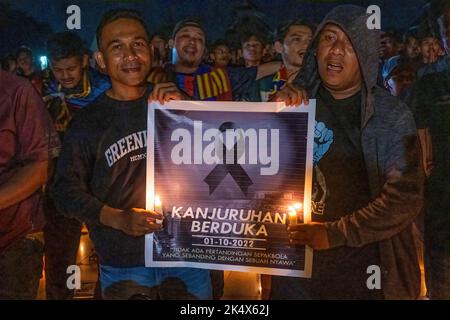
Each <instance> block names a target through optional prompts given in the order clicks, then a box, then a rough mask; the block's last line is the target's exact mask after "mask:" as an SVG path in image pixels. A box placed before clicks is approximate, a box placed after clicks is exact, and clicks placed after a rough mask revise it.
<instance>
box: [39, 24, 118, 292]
mask: <svg viewBox="0 0 450 320" xmlns="http://www.w3.org/2000/svg"><path fill="white" fill-rule="evenodd" d="M47 54H48V56H49V58H50V69H49V70H47V73H46V75H45V77H44V79H45V80H44V90H43V99H44V101H45V102H46V106H47V110H48V111H49V112H50V114H51V116H52V120H53V123H54V125H55V129H56V131H57V132H58V134H59V136H60V139H61V141H63V140H64V133H65V132H66V130H67V126H68V124H69V122H70V120H71V119H72V117H73V116H74V115H75V114H76V113H77V112H78V111H80V110H81V109H83V108H85V107H86V106H87V105H88V104H89V103H92V102H93V101H94V100H95V99H97V97H98V96H100V95H101V94H102V93H103V92H105V91H106V90H107V89H109V88H110V87H111V84H110V82H109V79H108V77H106V76H104V75H102V74H100V73H99V72H98V71H96V70H94V69H92V68H89V66H88V61H89V56H88V52H87V49H86V47H85V45H84V43H83V41H82V40H81V38H80V37H79V36H78V35H76V34H75V33H73V32H60V33H55V34H54V35H52V36H51V37H50V38H49V40H48V41H47ZM52 179H53V177H50V182H49V183H52ZM46 196H47V197H46V203H45V213H46V218H47V223H46V225H45V229H44V238H45V275H46V276H45V280H46V283H45V290H46V297H47V299H49V300H54V299H56V300H65V299H70V298H73V295H74V291H73V290H70V289H68V288H67V284H66V282H67V277H68V274H67V268H68V267H69V266H72V265H75V264H76V256H77V251H78V245H79V242H80V236H81V227H82V225H81V222H80V221H79V220H76V219H72V218H67V217H65V216H64V215H62V214H60V213H59V212H58V210H56V208H55V205H54V203H53V200H52V199H51V197H49V196H48V194H47V195H46Z"/></svg>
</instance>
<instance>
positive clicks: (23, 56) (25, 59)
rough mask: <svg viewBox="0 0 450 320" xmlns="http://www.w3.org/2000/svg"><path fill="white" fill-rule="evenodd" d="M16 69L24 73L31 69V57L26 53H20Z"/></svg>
mask: <svg viewBox="0 0 450 320" xmlns="http://www.w3.org/2000/svg"><path fill="white" fill-rule="evenodd" d="M17 67H19V68H20V69H22V70H23V71H24V72H27V71H30V70H32V69H33V57H32V56H30V55H29V54H28V53H26V52H21V53H20V54H19V56H18V57H17Z"/></svg>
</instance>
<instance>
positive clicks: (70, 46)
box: [47, 31, 88, 61]
mask: <svg viewBox="0 0 450 320" xmlns="http://www.w3.org/2000/svg"><path fill="white" fill-rule="evenodd" d="M87 53H88V50H87V48H86V46H85V44H84V42H83V40H81V38H80V37H79V36H78V35H77V34H76V33H74V32H70V31H64V32H58V33H55V34H53V35H52V36H50V38H49V39H48V40H47V55H48V56H49V58H50V60H54V61H58V60H61V59H66V58H72V57H80V58H81V57H83V55H85V54H87Z"/></svg>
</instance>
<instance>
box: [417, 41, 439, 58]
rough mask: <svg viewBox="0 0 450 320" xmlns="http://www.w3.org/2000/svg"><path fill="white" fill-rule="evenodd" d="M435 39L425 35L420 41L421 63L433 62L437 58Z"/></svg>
mask: <svg viewBox="0 0 450 320" xmlns="http://www.w3.org/2000/svg"><path fill="white" fill-rule="evenodd" d="M436 40H437V39H435V38H433V37H426V38H423V39H422V40H421V41H420V52H421V53H422V62H423V63H433V62H435V61H436V60H437V55H438V52H437V51H436Z"/></svg>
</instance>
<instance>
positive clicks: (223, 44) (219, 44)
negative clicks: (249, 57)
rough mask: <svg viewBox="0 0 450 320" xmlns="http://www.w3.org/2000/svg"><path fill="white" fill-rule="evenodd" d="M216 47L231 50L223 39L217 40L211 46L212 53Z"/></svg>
mask: <svg viewBox="0 0 450 320" xmlns="http://www.w3.org/2000/svg"><path fill="white" fill-rule="evenodd" d="M218 46H225V47H227V48H229V49H230V50H231V46H230V45H229V44H228V42H226V41H225V40H223V39H217V40H216V41H214V42H213V43H212V44H211V52H213V51H214V50H215V49H216V48H217V47H218Z"/></svg>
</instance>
